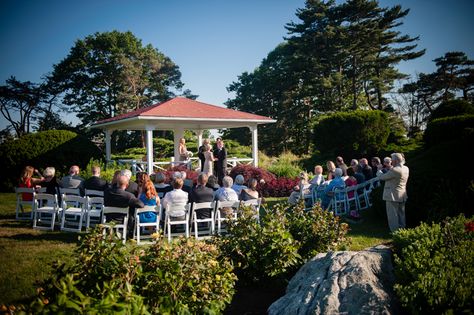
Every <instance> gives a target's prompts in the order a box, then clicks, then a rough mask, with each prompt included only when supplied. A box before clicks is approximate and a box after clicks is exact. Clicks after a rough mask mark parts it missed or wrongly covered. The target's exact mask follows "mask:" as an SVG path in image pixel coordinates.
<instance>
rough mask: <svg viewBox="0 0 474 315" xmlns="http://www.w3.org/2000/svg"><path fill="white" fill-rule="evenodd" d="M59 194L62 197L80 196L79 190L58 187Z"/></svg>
mask: <svg viewBox="0 0 474 315" xmlns="http://www.w3.org/2000/svg"><path fill="white" fill-rule="evenodd" d="M59 193H60V194H61V196H62V195H74V196H80V195H81V190H80V189H79V188H62V187H59Z"/></svg>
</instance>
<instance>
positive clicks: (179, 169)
mask: <svg viewBox="0 0 474 315" xmlns="http://www.w3.org/2000/svg"><path fill="white" fill-rule="evenodd" d="M182 171H184V172H186V179H189V180H192V181H193V183H195V184H196V183H197V178H198V175H199V174H198V172H196V171H193V170H190V169H188V168H186V165H179V166H175V167H172V168H170V169H169V170H167V171H165V172H163V173H164V174H165V175H166V180H165V182H166V183H168V184H169V183H170V182H171V178H173V173H174V172H182Z"/></svg>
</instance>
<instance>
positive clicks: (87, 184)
mask: <svg viewBox="0 0 474 315" xmlns="http://www.w3.org/2000/svg"><path fill="white" fill-rule="evenodd" d="M91 172H92V176H91V177H90V178H88V179H86V180H85V181H84V185H83V186H84V189H89V190H100V191H104V190H105V189H106V188H107V186H108V185H107V181H106V180H104V179H102V178H100V167H99V166H95V165H94V166H92V168H91Z"/></svg>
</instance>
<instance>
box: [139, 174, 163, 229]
mask: <svg viewBox="0 0 474 315" xmlns="http://www.w3.org/2000/svg"><path fill="white" fill-rule="evenodd" d="M140 180H141V183H142V186H141V187H140V191H141V193H140V195H139V197H138V199H140V200H141V202H143V204H144V205H145V206H158V205H160V198H159V197H158V193H157V192H156V190H155V186H154V185H153V182H152V181H151V180H150V177H149V176H148V174H147V173H142V175H141V176H140ZM140 222H156V213H154V212H148V211H147V212H142V213H140Z"/></svg>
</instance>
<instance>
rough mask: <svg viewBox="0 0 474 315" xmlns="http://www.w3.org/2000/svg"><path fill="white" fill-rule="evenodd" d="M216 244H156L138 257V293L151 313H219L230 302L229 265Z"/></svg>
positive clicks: (231, 277)
mask: <svg viewBox="0 0 474 315" xmlns="http://www.w3.org/2000/svg"><path fill="white" fill-rule="evenodd" d="M219 256H220V252H219V250H218V249H217V247H216V246H215V245H212V244H206V243H204V242H199V241H196V240H195V239H185V238H180V239H178V240H177V241H176V242H173V243H168V242H165V241H158V242H157V243H156V244H154V245H153V246H151V247H149V248H148V249H147V250H145V252H144V254H143V255H142V256H141V257H140V261H141V264H142V266H143V274H142V277H141V278H140V281H139V282H138V288H139V289H138V290H139V291H140V292H141V294H142V295H143V296H145V297H146V303H147V305H148V306H149V309H150V310H151V311H152V312H153V313H157V314H161V313H164V312H167V313H172V314H178V313H182V312H186V313H188V312H189V313H192V314H198V313H214V314H217V313H220V312H222V311H223V310H224V308H225V307H226V305H227V304H229V303H230V302H231V300H232V296H233V294H234V282H235V280H236V277H235V275H234V274H233V273H232V269H233V268H232V265H231V264H230V262H229V261H228V260H227V258H223V257H222V256H220V257H219Z"/></svg>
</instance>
